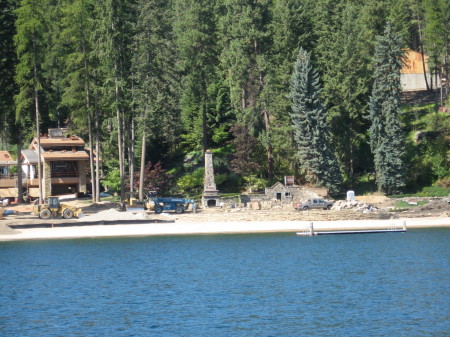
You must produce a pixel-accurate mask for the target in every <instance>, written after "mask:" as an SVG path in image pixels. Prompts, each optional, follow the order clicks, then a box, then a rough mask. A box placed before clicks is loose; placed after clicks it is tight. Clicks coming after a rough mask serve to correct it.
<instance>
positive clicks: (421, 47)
mask: <svg viewBox="0 0 450 337" xmlns="http://www.w3.org/2000/svg"><path fill="white" fill-rule="evenodd" d="M420 52H421V54H422V68H423V76H424V77H425V85H426V86H427V90H430V86H429V85H428V78H427V68H426V66H425V54H424V52H423V45H422V44H420Z"/></svg>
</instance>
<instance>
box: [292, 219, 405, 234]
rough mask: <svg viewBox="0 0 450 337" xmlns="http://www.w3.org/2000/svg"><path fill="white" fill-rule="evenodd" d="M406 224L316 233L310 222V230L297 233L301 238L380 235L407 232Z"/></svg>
mask: <svg viewBox="0 0 450 337" xmlns="http://www.w3.org/2000/svg"><path fill="white" fill-rule="evenodd" d="M406 231H407V229H406V222H405V221H403V225H402V226H392V227H389V228H385V229H383V228H380V229H355V230H333V231H314V224H313V223H312V222H310V224H309V228H308V229H305V230H304V231H301V232H297V233H296V234H297V235H301V236H314V235H336V234H378V233H404V232H406Z"/></svg>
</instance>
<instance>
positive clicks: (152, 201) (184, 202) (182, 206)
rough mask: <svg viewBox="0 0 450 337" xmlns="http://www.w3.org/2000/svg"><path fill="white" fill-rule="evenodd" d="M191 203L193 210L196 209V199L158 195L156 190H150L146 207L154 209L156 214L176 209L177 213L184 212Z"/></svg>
mask: <svg viewBox="0 0 450 337" xmlns="http://www.w3.org/2000/svg"><path fill="white" fill-rule="evenodd" d="M189 205H191V207H192V210H193V211H194V212H195V211H196V204H195V201H194V200H192V199H185V198H172V197H158V196H157V195H156V192H148V200H147V202H146V203H145V207H146V209H148V210H154V211H155V213H156V214H160V213H161V212H162V211H175V213H177V214H181V213H184V211H186V210H187V209H188V208H189Z"/></svg>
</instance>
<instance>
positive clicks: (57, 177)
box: [51, 171, 80, 185]
mask: <svg viewBox="0 0 450 337" xmlns="http://www.w3.org/2000/svg"><path fill="white" fill-rule="evenodd" d="M51 178H52V184H55V185H61V184H78V182H79V180H80V178H79V177H78V173H77V172H75V171H62V172H52V174H51Z"/></svg>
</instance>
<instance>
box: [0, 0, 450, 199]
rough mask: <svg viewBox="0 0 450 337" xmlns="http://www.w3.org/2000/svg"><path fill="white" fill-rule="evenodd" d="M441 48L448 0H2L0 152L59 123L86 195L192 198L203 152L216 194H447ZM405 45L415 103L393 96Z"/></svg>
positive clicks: (449, 124) (448, 31) (449, 14)
mask: <svg viewBox="0 0 450 337" xmlns="http://www.w3.org/2000/svg"><path fill="white" fill-rule="evenodd" d="M449 40H450V2H449V1H448V0H352V1H350V0H103V1H94V0H2V1H1V3H0V86H1V90H0V124H1V125H0V131H1V135H0V136H1V147H2V148H3V149H4V150H8V151H10V152H11V153H12V154H15V155H16V156H17V153H20V149H22V148H26V147H27V146H28V144H29V143H30V141H31V140H32V138H33V137H36V135H37V134H44V133H46V132H47V130H48V129H49V128H58V127H60V128H67V130H68V132H69V133H70V134H76V135H78V136H80V137H82V138H83V139H84V140H85V141H86V143H87V145H88V146H89V147H90V148H91V149H94V150H95V152H96V153H97V154H99V156H97V158H101V160H94V158H93V157H92V158H91V161H90V167H91V169H90V172H89V175H90V176H91V177H92V178H93V179H92V182H93V184H92V186H91V187H90V189H91V190H92V192H93V199H94V200H96V201H98V200H99V193H98V192H99V191H100V190H102V189H103V188H106V189H107V190H109V191H115V192H117V193H118V194H119V195H120V196H121V200H124V198H125V195H126V193H127V192H135V193H139V195H140V198H142V197H143V194H144V193H145V192H146V191H149V190H158V191H159V192H160V193H161V194H183V195H191V196H198V194H199V193H201V191H202V184H203V176H204V165H203V161H204V153H205V151H206V150H208V149H210V150H211V151H212V153H213V159H214V170H215V179H216V184H217V187H218V189H219V190H220V192H221V193H239V192H242V191H255V190H261V189H263V188H264V187H266V186H270V185H272V184H273V183H275V182H277V181H283V179H284V176H295V179H296V182H297V183H298V184H308V185H312V186H321V187H326V188H327V189H328V190H329V191H330V194H331V195H334V196H338V195H341V194H342V193H345V191H346V190H347V189H358V188H362V186H366V188H367V191H370V192H375V191H380V192H382V193H385V194H388V195H395V194H399V193H404V192H407V191H410V192H416V191H419V190H420V189H421V188H423V187H426V186H443V187H445V188H448V187H449V185H450V168H449V138H450V137H449V134H450V133H449V129H450V121H449V113H448V110H445V108H444V109H442V108H441V109H440V110H438V108H439V107H445V106H450V104H449V101H448V100H447V101H446V98H445V97H446V96H447V95H446V94H447V93H448V81H447V82H446V81H444V80H445V79H448V75H449V52H450V43H449ZM408 49H410V50H413V51H417V52H419V53H422V55H427V57H428V69H429V73H430V75H429V76H428V78H426V84H427V88H428V91H429V92H430V93H431V94H430V95H431V97H432V100H431V101H429V102H426V103H420V102H406V101H405V100H404V97H403V96H404V95H403V93H402V91H401V85H400V70H401V68H402V65H403V57H404V53H405V50H408ZM441 82H442V83H444V84H443V85H442V86H443V87H441V86H440V84H441ZM438 87H440V88H441V89H440V90H436V89H437V88H438ZM442 111H443V112H442ZM446 111H447V112H446ZM418 131H420V132H422V134H425V135H428V136H429V137H428V136H427V137H424V138H423V139H422V140H421V141H420V142H418V141H417V139H415V138H414V135H415V134H417V132H418ZM91 153H92V151H91ZM18 157H19V158H20V156H18Z"/></svg>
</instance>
